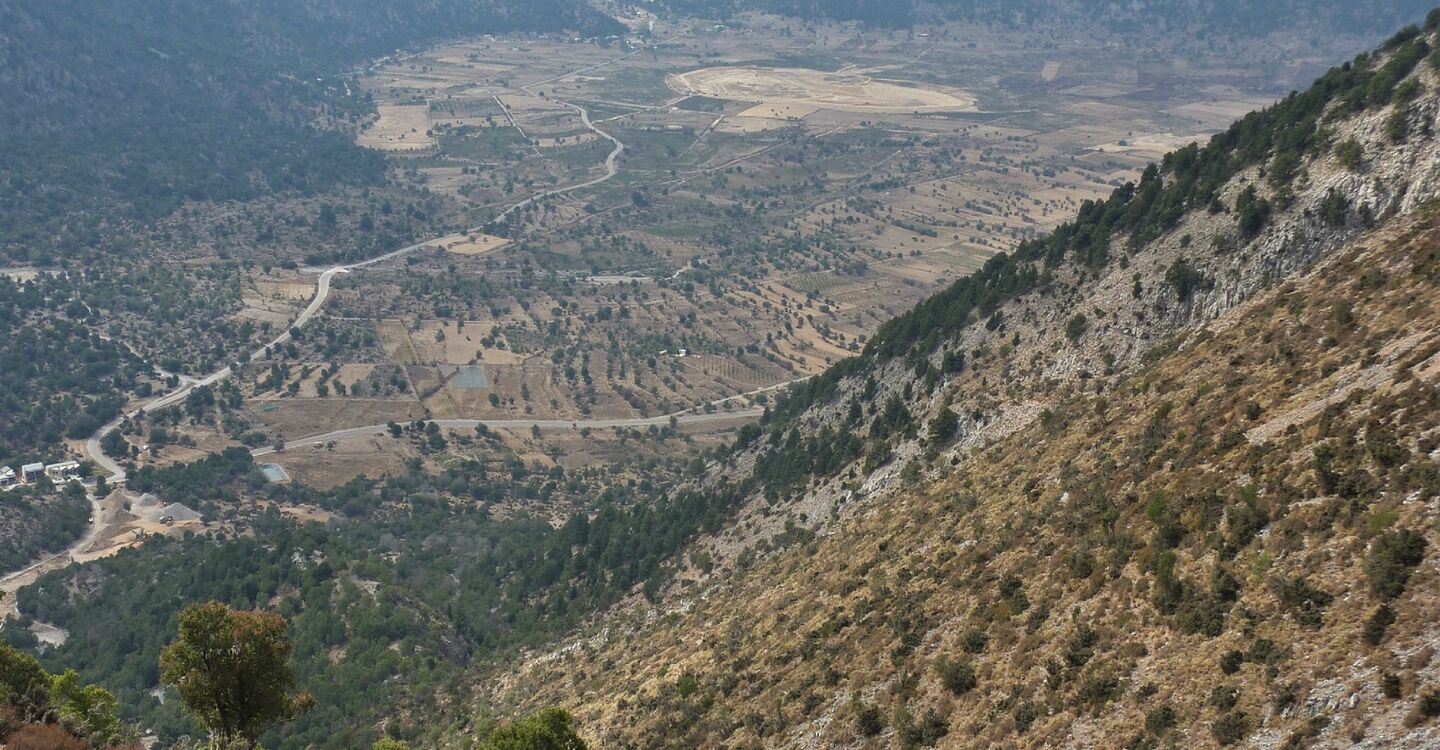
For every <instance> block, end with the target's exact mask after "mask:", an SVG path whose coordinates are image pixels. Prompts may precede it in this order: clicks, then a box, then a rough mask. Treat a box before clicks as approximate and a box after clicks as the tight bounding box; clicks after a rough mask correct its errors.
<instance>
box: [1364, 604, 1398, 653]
mask: <svg viewBox="0 0 1440 750" xmlns="http://www.w3.org/2000/svg"><path fill="white" fill-rule="evenodd" d="M1393 624H1395V610H1393V609H1390V605H1388V604H1381V605H1380V607H1379V608H1378V609H1376V610H1375V612H1374V613H1373V614H1371V615H1370V617H1369V618H1367V619H1366V620H1365V633H1364V637H1365V642H1366V643H1368V644H1370V645H1371V646H1379V645H1380V643H1381V642H1382V641H1384V640H1385V631H1387V630H1389V629H1390V626H1391V625H1393Z"/></svg>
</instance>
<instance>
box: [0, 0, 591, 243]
mask: <svg viewBox="0 0 1440 750" xmlns="http://www.w3.org/2000/svg"><path fill="white" fill-rule="evenodd" d="M615 28H616V24H615V23H614V21H612V20H611V19H609V18H607V17H605V16H603V15H601V14H599V13H596V12H595V11H593V10H591V9H590V8H589V7H588V6H586V5H585V4H584V3H583V2H578V1H577V0H539V1H538V2H531V1H529V0H527V1H526V2H515V1H513V0H486V1H484V2H467V1H462V0H354V1H353V2H342V1H341V0H300V1H298V2H283V1H281V0H254V1H253V2H240V1H239V0H223V1H220V2H198V1H197V0H103V1H101V0H57V1H56V2H45V3H33V2H19V1H17V0H0V101H4V102H5V106H4V107H3V109H0V249H8V252H7V253H6V254H9V255H12V256H18V257H19V259H21V260H24V259H25V257H26V256H27V255H41V254H44V253H47V252H49V250H50V248H49V247H47V246H48V245H50V244H51V243H54V242H56V239H55V235H56V234H57V233H59V234H60V235H61V236H60V238H59V242H60V243H62V247H61V248H59V249H60V251H61V254H64V251H65V250H66V248H65V247H63V245H64V243H66V242H69V243H72V244H74V245H75V246H83V245H86V244H89V238H88V236H87V235H88V232H89V230H91V229H93V228H95V227H99V226H101V225H102V224H114V223H115V222H116V220H117V218H120V219H124V218H128V216H140V217H145V216H154V215H156V214H159V213H163V212H165V211H168V210H169V209H171V208H172V207H173V206H174V205H175V204H176V203H177V202H178V201H180V200H183V199H185V198H202V199H203V198H209V199H231V198H240V199H243V198H248V197H252V196H254V195H257V194H263V193H266V192H272V191H284V190H290V189H321V188H324V187H326V186H328V185H333V184H335V183H339V182H373V181H376V180H378V179H379V178H380V175H381V173H382V166H383V163H382V160H381V159H380V158H379V157H378V156H375V155H373V154H369V153H366V152H364V151H362V150H360V149H357V148H354V147H353V146H351V144H350V143H349V139H348V137H346V136H343V135H340V134H322V133H319V132H317V131H316V130H315V129H314V128H312V127H311V124H312V122H313V121H314V120H315V119H317V115H323V116H328V117H331V118H334V119H335V120H336V121H337V122H343V121H345V120H346V119H347V118H348V117H349V116H350V115H351V114H353V113H352V112H350V111H349V110H351V109H353V108H355V107H357V106H359V104H360V103H359V102H357V101H354V100H351V99H349V98H347V97H345V96H344V93H345V92H344V89H343V88H342V87H341V85H340V84H338V83H336V82H331V83H330V84H328V85H326V84H321V83H318V82H317V81H316V77H317V76H320V75H325V74H335V73H339V72H341V71H342V70H343V67H344V66H345V65H347V64H351V63H355V62H359V61H361V60H364V59H366V58H368V57H371V56H376V55H380V54H384V53H386V52H389V51H391V50H394V49H395V48H397V47H400V46H404V45H411V44H415V43H419V42H422V41H426V40H431V39H435V38H440V37H450V36H462V35H466V34H477V33H487V32H505V31H515V30H527V31H558V30H566V29H574V30H579V31H582V32H586V33H598V32H606V31H612V30H614V29H615ZM97 200H98V201H99V202H97ZM112 204H119V205H124V206H128V207H130V208H133V209H135V210H134V211H133V213H130V214H128V215H127V214H121V216H120V217H116V216H107V217H106V218H105V221H103V222H102V221H100V220H99V219H98V218H93V219H89V220H87V219H86V218H85V213H84V212H86V211H91V210H101V209H102V208H104V207H106V206H111V205H112ZM62 225H63V226H62Z"/></svg>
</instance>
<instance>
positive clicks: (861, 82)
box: [665, 67, 975, 112]
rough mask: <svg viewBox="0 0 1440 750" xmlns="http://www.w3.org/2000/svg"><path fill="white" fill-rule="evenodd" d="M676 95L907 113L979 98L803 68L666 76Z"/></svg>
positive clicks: (968, 104) (959, 106)
mask: <svg viewBox="0 0 1440 750" xmlns="http://www.w3.org/2000/svg"><path fill="white" fill-rule="evenodd" d="M665 82H666V84H667V85H668V86H670V88H671V89H672V90H674V91H676V92H677V93H682V94H700V95H702V96H710V97H715V98H718V99H737V100H741V101H755V102H767V103H772V102H773V103H790V104H807V105H811V106H813V107H815V108H816V109H840V110H850V111H877V112H909V111H918V110H932V111H933V110H973V109H975V98H974V97H973V96H970V95H968V94H963V93H961V94H950V93H945V92H943V91H934V90H931V89H924V88H920V87H918V86H914V85H910V84H904V83H893V82H889V81H879V80H876V79H874V78H871V77H870V76H867V75H864V74H863V73H859V72H848V71H847V72H841V73H826V72H824V71H819V70H807V69H805V68H724V67H722V68H703V69H701V70H695V71H691V72H689V73H677V74H674V75H671V76H667V77H666V79H665Z"/></svg>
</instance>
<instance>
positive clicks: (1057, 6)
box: [665, 0, 1430, 34]
mask: <svg viewBox="0 0 1440 750" xmlns="http://www.w3.org/2000/svg"><path fill="white" fill-rule="evenodd" d="M665 2H666V4H667V5H668V6H669V7H670V8H672V9H675V10H677V11H680V12H685V13H695V14H700V15H705V14H712V15H722V16H723V15H726V14H729V13H734V12H738V11H742V10H768V11H773V12H778V13H784V14H788V15H795V16H799V17H802V18H812V17H813V18H818V17H827V18H835V19H840V20H853V21H865V22H867V23H874V24H878V25H884V26H908V25H910V24H912V23H916V22H924V21H930V20H940V19H945V18H951V19H966V20H976V21H985V22H993V23H1001V24H1006V25H1012V24H1016V25H1018V24H1029V23H1034V22H1036V21H1047V20H1049V21H1054V20H1066V19H1074V20H1084V21H1094V22H1100V23H1103V24H1105V25H1109V26H1112V27H1115V28H1116V29H1117V30H1126V29H1141V28H1143V29H1146V30H1156V28H1157V27H1156V25H1157V24H1159V25H1160V28H1165V27H1172V28H1183V29H1194V28H1197V27H1199V28H1202V29H1213V30H1215V31H1220V32H1240V33H1246V34H1249V33H1266V32H1269V31H1271V30H1274V29H1276V28H1285V27H1292V26H1295V25H1296V24H1297V23H1302V24H1305V23H1308V24H1314V25H1316V26H1319V27H1321V28H1328V29H1332V30H1336V31H1347V32H1376V33H1384V32H1386V31H1389V30H1392V29H1394V28H1396V27H1398V26H1400V25H1402V24H1403V23H1405V22H1406V21H1407V20H1413V19H1414V18H1416V17H1418V16H1419V15H1421V14H1423V13H1424V12H1425V11H1426V10H1428V9H1429V7H1430V6H1429V3H1428V2H1426V1H1425V0H1392V1H1390V2H1381V3H1355V2H1347V1H1346V0H1276V1H1275V2H1264V3H1256V2H1248V1H1247V0H1211V1H1208V2H1206V1H1203V0H1136V1H1135V2H1116V0H835V1H832V0H665Z"/></svg>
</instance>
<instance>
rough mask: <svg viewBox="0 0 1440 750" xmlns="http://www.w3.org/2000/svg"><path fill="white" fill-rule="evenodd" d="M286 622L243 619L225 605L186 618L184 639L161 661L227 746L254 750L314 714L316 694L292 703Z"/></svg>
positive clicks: (195, 610)
mask: <svg viewBox="0 0 1440 750" xmlns="http://www.w3.org/2000/svg"><path fill="white" fill-rule="evenodd" d="M289 658H290V638H289V636H288V635H287V633H286V624H285V619H284V618H282V617H280V616H279V615H275V614H269V613H265V612H237V611H235V610H232V609H230V608H229V607H226V606H225V605H223V604H221V603H219V602H210V603H208V604H197V605H193V606H190V607H187V608H186V609H185V611H184V612H181V613H180V633H179V636H178V637H177V638H176V639H175V642H174V643H172V644H170V645H169V646H168V647H166V648H165V650H164V651H163V652H161V654H160V673H161V677H162V679H163V680H164V681H165V684H167V685H174V686H175V688H176V689H177V690H178V691H179V692H180V699H181V700H182V701H184V703H185V707H186V708H187V709H188V710H189V712H190V713H191V714H192V715H193V716H194V717H195V718H196V719H197V720H199V721H200V723H202V724H204V725H205V726H206V728H208V729H209V730H210V733H211V734H212V735H213V737H214V738H215V739H216V740H217V743H218V744H219V746H220V747H227V748H228V747H231V746H232V745H238V746H239V747H244V748H254V747H256V745H257V744H258V743H259V740H260V735H262V734H264V733H265V732H266V730H268V729H270V727H272V726H274V725H275V724H278V723H280V722H284V721H289V720H290V719H293V718H295V717H296V716H299V715H300V714H302V713H304V712H305V711H308V710H309V709H310V708H311V707H312V706H313V705H314V703H315V699H314V698H312V697H311V696H310V694H309V693H300V694H299V695H294V696H292V695H291V694H290V689H291V688H292V687H293V686H294V683H295V675H294V673H293V672H292V671H291V670H290V664H289Z"/></svg>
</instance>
